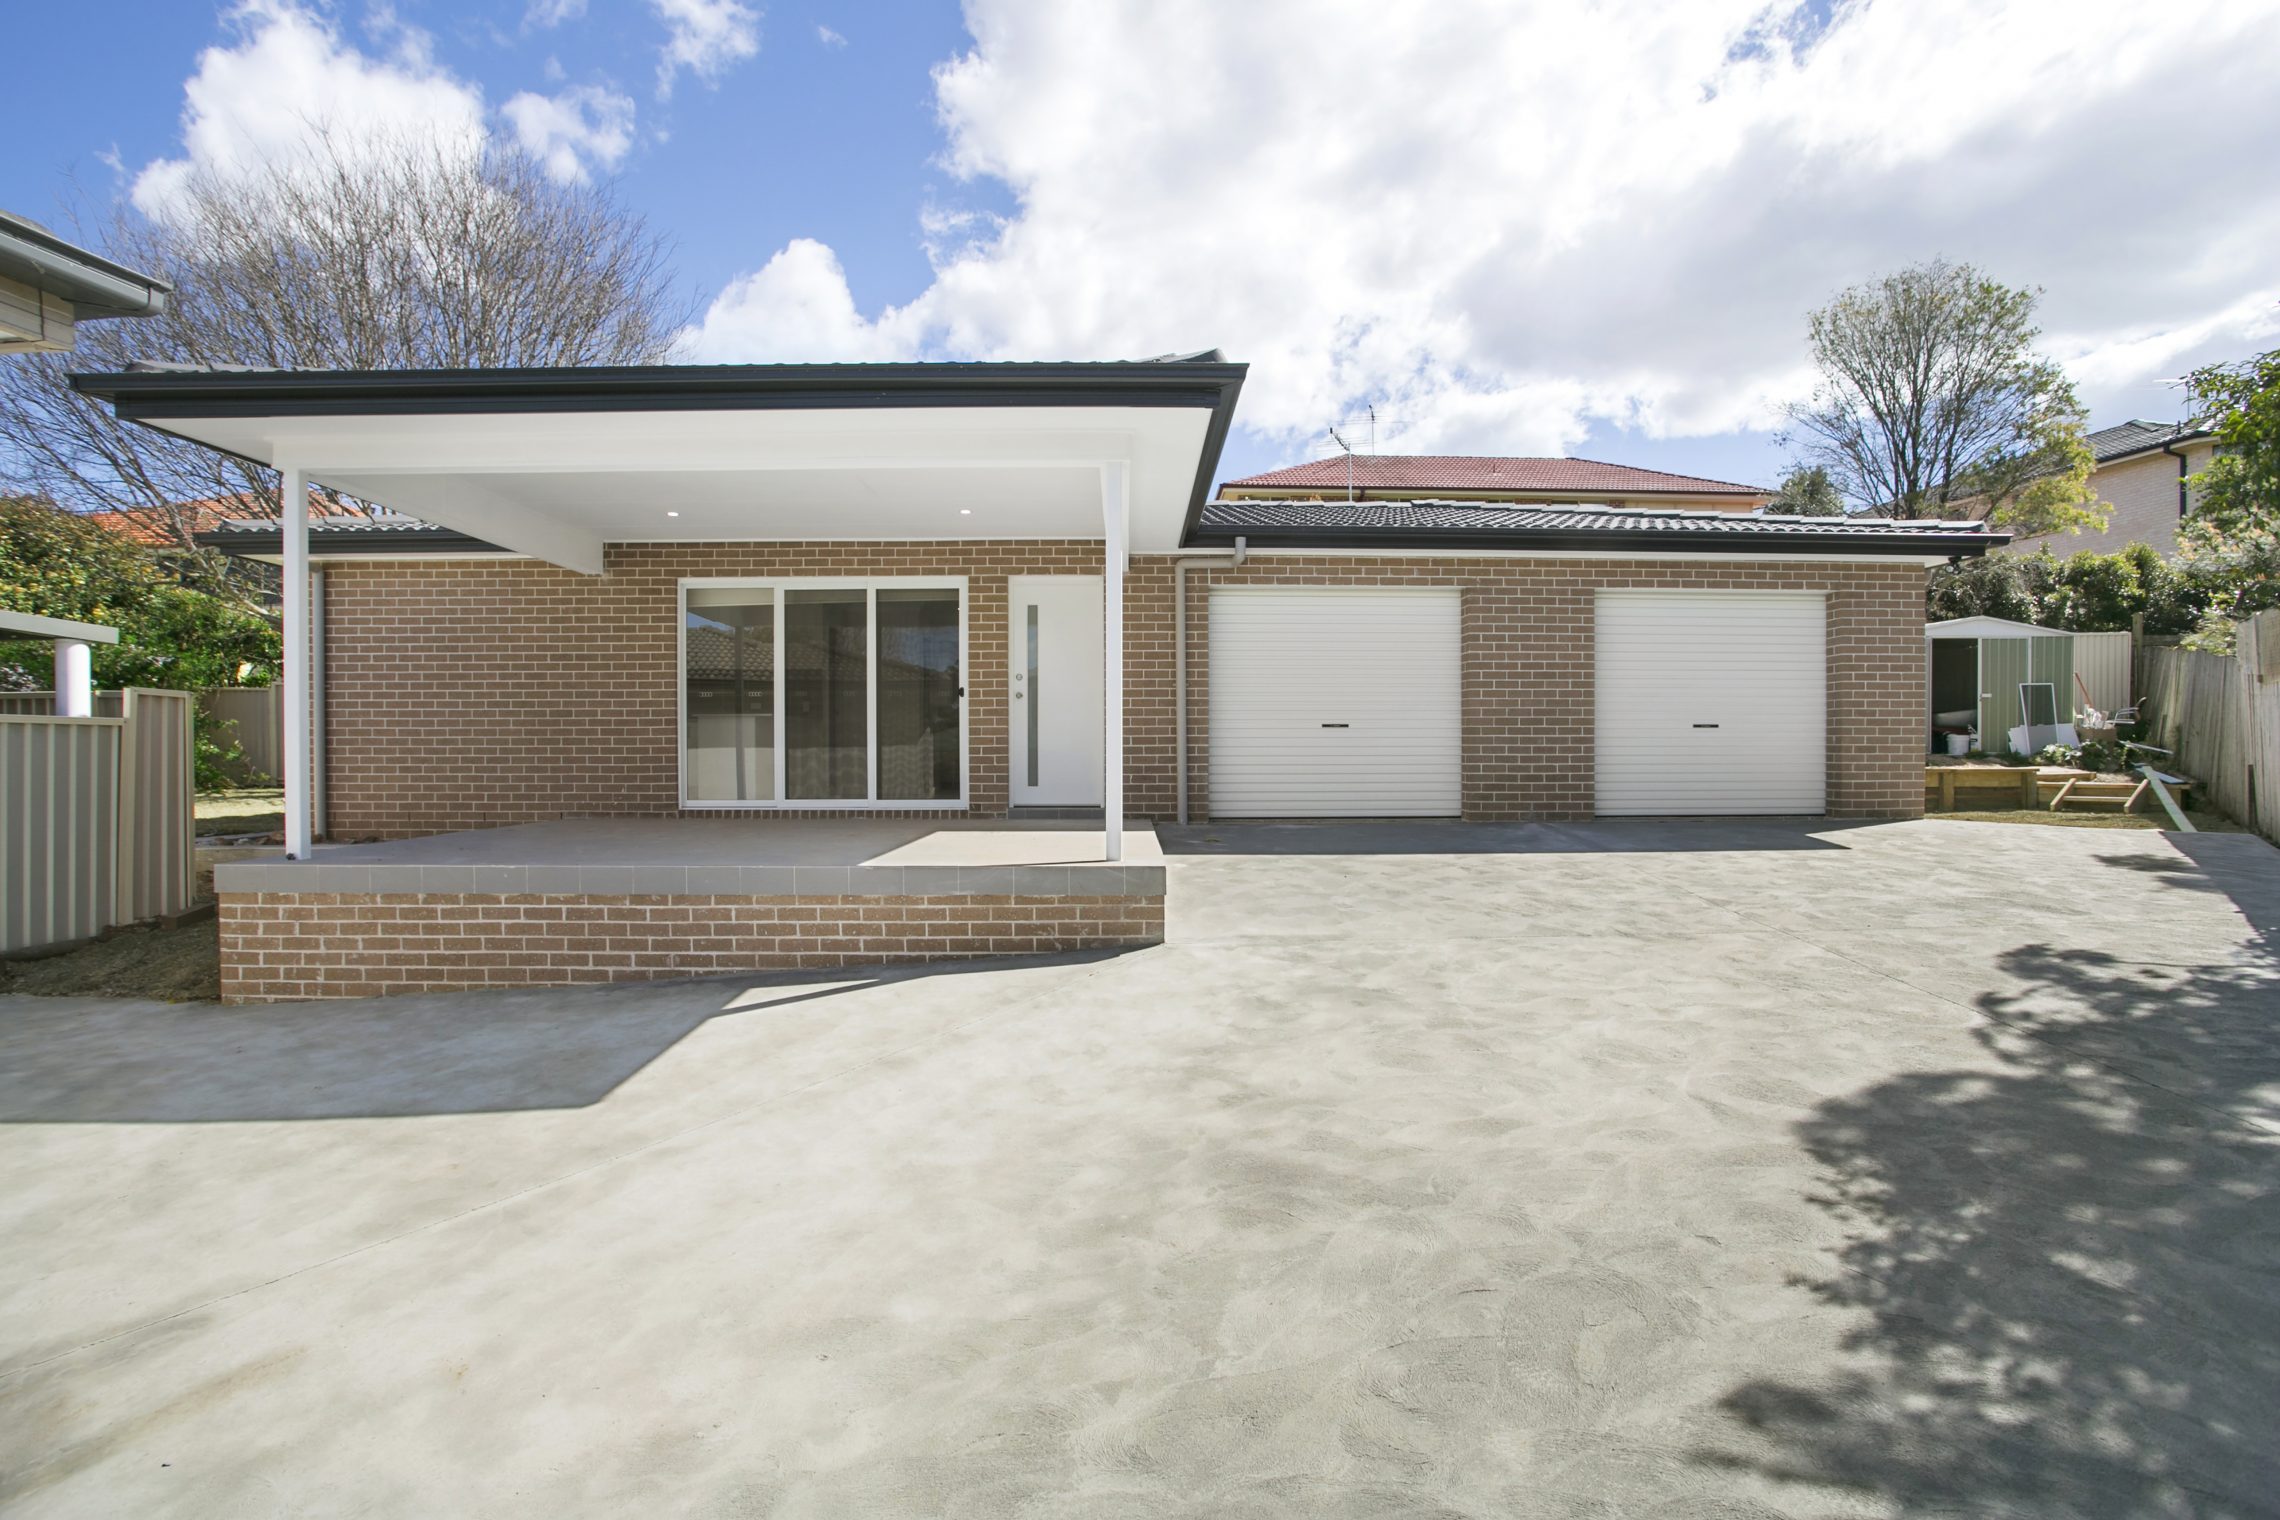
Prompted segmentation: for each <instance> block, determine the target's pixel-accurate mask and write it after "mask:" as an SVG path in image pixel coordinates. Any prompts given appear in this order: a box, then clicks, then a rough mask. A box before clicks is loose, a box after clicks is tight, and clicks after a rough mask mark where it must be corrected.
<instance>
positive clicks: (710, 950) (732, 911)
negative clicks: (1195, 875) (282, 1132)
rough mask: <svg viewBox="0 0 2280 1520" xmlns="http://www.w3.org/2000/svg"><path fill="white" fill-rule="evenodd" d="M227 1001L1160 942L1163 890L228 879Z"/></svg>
mask: <svg viewBox="0 0 2280 1520" xmlns="http://www.w3.org/2000/svg"><path fill="white" fill-rule="evenodd" d="M220 917H221V952H222V954H221V961H222V1001H224V1002H226V1003H270V1002H280V1001H286V1000H292V999H300V998H335V997H369V996H376V995H382V994H390V993H406V992H450V991H458V990H464V989H468V988H481V987H551V986H566V985H571V984H575V983H582V982H630V981H649V980H655V979H658V978H665V977H685V976H717V975H721V974H724V973H729V972H737V971H777V970H793V969H805V968H816V967H832V966H848V965H866V964H874V963H878V962H883V961H922V960H923V961H933V960H956V959H968V958H973V957H977V956H991V955H1041V954H1048V953H1052V952H1057V951H1064V950H1093V949H1112V948H1115V949H1121V948H1128V947H1133V946H1139V945H1153V944H1160V943H1161V942H1162V941H1163V938H1164V899H1163V898H1162V897H1160V896H1157V897H1057V898H1037V897H1030V898H1013V897H992V896H954V897H800V898H792V897H730V896H709V895H701V896H700V895H692V896H686V897H595V896H546V897H536V896H527V897H501V896H487V895H483V894H478V893H386V894H378V895H375V894H369V893H346V892H341V893H334V892H305V893H292V894H281V893H226V894H224V895H223V896H222V898H221V903H220Z"/></svg>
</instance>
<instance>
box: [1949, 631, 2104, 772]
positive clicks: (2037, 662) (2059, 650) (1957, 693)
mask: <svg viewBox="0 0 2280 1520" xmlns="http://www.w3.org/2000/svg"><path fill="white" fill-rule="evenodd" d="M1924 639H1925V653H1924V659H1925V666H1926V675H1927V678H1928V679H1927V680H1926V683H1925V684H1926V686H1927V687H1928V688H1929V691H1930V696H1931V701H1930V718H1931V722H1930V724H1929V728H1928V732H1927V735H1926V737H1927V739H1928V741H1929V742H1928V745H1927V747H1928V749H1929V750H1930V752H1931V753H1933V754H1943V753H1948V752H1951V751H1954V752H1958V753H1960V750H1957V749H1956V746H1955V745H1954V744H1953V743H1952V742H1951V739H1952V736H1954V735H1958V734H1965V735H1969V739H1968V740H1967V742H1966V743H1965V744H1964V745H1963V746H1962V747H1963V748H1964V749H1978V750H1982V751H1985V752H1986V753H1988V754H1991V755H2000V754H2007V753H2012V752H2017V753H2020V754H2026V755H2032V754H2034V753H2035V752H2036V751H2038V750H2040V749H2041V748H2042V747H2043V746H2044V745H2047V744H2051V743H2055V742H2057V737H2056V735H2054V734H2049V733H2047V732H2046V731H2047V730H2050V729H2055V728H2056V727H2058V726H2059V725H2062V724H2069V723H2070V722H2071V720H2072V717H2073V714H2074V711H2075V709H2076V707H2078V706H2079V705H2080V703H2079V702H2078V701H2077V700H2076V693H2075V684H2074V635H2073V634H2071V633H2068V632H2067V631H2066V630H2065V629H2063V628H2037V627H2035V626H2034V625H2033V624H2031V623H2013V622H2009V621H2006V620H2005V619H2003V618H1994V617H1967V618H1952V619H1950V620H1948V621H1947V622H1944V623H1927V624H1926V625H1925V626H1924ZM2046 687H2047V688H2048V695H2047V697H2046V696H2045V693H2044V691H2043V688H2046ZM2030 709H2031V711H2030ZM2030 727H2031V729H2032V730H2033V731H2032V732H2030V733H2028V734H2026V735H2024V736H2023V737H2024V740H2025V742H2024V743H2023V744H2022V743H2020V742H2018V740H2017V738H2016V737H2015V733H2016V731H2017V730H2019V729H2024V728H2030Z"/></svg>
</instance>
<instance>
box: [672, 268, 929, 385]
mask: <svg viewBox="0 0 2280 1520" xmlns="http://www.w3.org/2000/svg"><path fill="white" fill-rule="evenodd" d="M916 339H917V335H916V333H915V331H913V330H912V328H911V324H910V323H909V322H908V321H907V320H906V319H905V318H904V317H903V316H902V314H901V313H899V312H893V311H890V312H888V313H886V314H885V315H884V316H882V317H880V318H879V319H878V320H877V321H865V320H864V319H863V317H862V316H861V315H860V314H858V313H857V311H856V310H855V298H854V297H853V296H852V295H851V294H849V292H848V289H847V273H846V271H845V270H843V269H841V268H840V266H839V259H838V256H837V255H835V254H834V253H833V252H832V251H831V250H830V249H829V248H826V247H825V246H824V245H823V244H821V243H818V242H816V241H815V240H814V239H812V238H795V239H793V241H792V242H791V243H790V244H789V245H787V246H786V247H785V249H784V250H783V252H781V253H779V254H777V255H776V256H775V257H774V258H772V259H770V260H769V261H768V262H767V264H766V265H765V266H763V267H762V268H761V269H760V270H759V271H758V272H757V273H755V274H747V275H739V276H738V277H737V278H736V279H735V280H733V281H731V282H730V283H729V286H728V288H727V289H725V290H723V291H722V292H721V293H720V294H719V296H717V297H715V298H714V300H713V303H712V306H711V307H710V309H708V310H707V311H706V312H705V315H704V320H703V321H702V322H701V323H699V324H698V326H697V327H696V328H695V329H693V330H692V331H691V332H689V333H688V334H687V335H685V337H684V339H683V343H682V348H683V353H684V356H685V357H686V358H688V359H689V360H691V361H692V362H695V363H726V362H731V361H741V362H749V363H767V362H772V361H782V362H793V361H799V362H812V363H832V362H841V363H849V362H854V361H858V360H875V359H909V358H915V357H917V354H918V345H917V341H916Z"/></svg>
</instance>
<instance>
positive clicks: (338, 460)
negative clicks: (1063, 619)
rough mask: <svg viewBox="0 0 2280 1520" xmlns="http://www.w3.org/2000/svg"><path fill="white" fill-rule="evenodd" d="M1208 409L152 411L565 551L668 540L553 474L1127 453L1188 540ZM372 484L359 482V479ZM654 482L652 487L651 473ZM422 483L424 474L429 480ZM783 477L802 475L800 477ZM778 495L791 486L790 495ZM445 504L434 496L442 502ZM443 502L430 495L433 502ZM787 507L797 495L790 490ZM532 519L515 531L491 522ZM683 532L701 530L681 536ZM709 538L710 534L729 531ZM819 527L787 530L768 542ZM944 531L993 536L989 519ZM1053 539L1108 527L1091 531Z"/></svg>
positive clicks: (670, 476)
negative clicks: (567, 544)
mask: <svg viewBox="0 0 2280 1520" xmlns="http://www.w3.org/2000/svg"><path fill="white" fill-rule="evenodd" d="M1211 415H1212V414H1211V413H1210V412H1209V411H1207V410H1204V409H1202V408H1198V407H1083V406H1071V407H1012V408H1005V407H919V408H907V409H864V408H855V409H847V410H830V409H825V410H807V411H803V410H786V411H742V410H723V411H702V410H693V411H658V412H569V413H481V414H465V413H459V414H442V415H436V414H417V415H404V414H368V415H362V416H349V417H342V416H311V417H295V416H276V415H269V416H260V417H244V418H184V419H168V418H163V417H154V418H151V419H149V420H150V421H151V423H152V425H153V426H156V427H159V428H162V429H165V430H167V431H170V432H175V433H178V434H180V435H181V436H184V437H189V438H194V439H198V440H200V441H202V442H205V443H208V444H209V445H211V446H213V447H216V448H222V449H226V450H228V451H230V452H232V453H236V454H239V455H241V456H243V457H245V458H249V459H254V460H258V461H261V462H265V463H274V462H275V461H276V460H278V459H280V458H291V459H296V460H305V461H307V462H308V466H309V469H310V472H311V474H312V475H314V476H315V477H317V478H318V479H320V480H324V481H326V482H327V483H329V484H334V485H338V486H339V487H340V488H341V489H344V490H351V491H355V492H356V493H357V494H359V495H362V496H364V497H366V499H369V500H373V501H378V502H382V503H384V504H386V505H388V506H391V507H396V508H398V509H399V510H402V511H404V512H405V513H407V514H409V515H411V516H415V517H419V518H422V519H424V520H427V521H430V522H436V523H440V524H443V525H445V526H448V527H453V528H457V529H459V530H461V531H463V532H469V533H476V534H479V535H480V536H482V537H484V538H486V539H488V540H490V541H491V542H494V543H500V544H504V545H507V546H509V547H513V548H516V549H524V550H527V551H528V552H531V553H534V554H537V555H539V556H540V557H542V558H547V559H555V560H557V561H558V562H561V563H568V562H569V560H568V559H565V558H563V557H562V554H563V553H569V554H571V555H572V556H573V557H575V556H576V549H575V548H573V549H571V550H564V551H562V552H561V553H557V552H549V551H548V550H546V549H544V548H541V547H539V544H540V543H541V542H542V540H543V536H542V535H539V534H538V533H537V531H536V530H537V529H538V527H539V526H540V525H541V524H542V523H546V522H553V523H557V524H560V525H562V526H564V527H567V528H569V529H571V530H572V531H573V532H574V533H579V534H583V535H584V537H585V538H586V539H590V540H592V541H593V542H597V543H598V542H603V541H608V542H645V541H649V540H651V539H653V538H656V537H658V535H657V534H656V533H655V532H654V531H653V530H652V529H651V528H650V527H649V526H648V525H647V524H646V523H644V522H643V521H642V519H641V515H640V513H639V512H638V511H636V512H633V513H630V514H628V515H627V517H626V519H625V520H624V521H623V522H620V521H619V520H617V516H616V514H615V513H605V514H602V515H595V514H592V513H590V512H578V511H571V510H563V511H554V510H550V509H549V506H548V504H547V502H546V501H545V500H544V499H543V495H542V494H540V493H542V491H543V483H542V482H540V481H538V480H537V479H536V477H544V476H556V477H560V476H565V475H570V476H576V475H592V476H605V475H606V476H609V477H611V478H612V480H613V482H614V483H617V484H621V485H622V487H623V491H624V495H625V497H626V499H627V500H629V501H642V500H647V499H656V498H659V497H662V496H669V495H670V494H671V493H672V491H673V489H674V481H675V480H676V479H686V478H687V477H689V476H690V475H692V474H702V473H707V472H709V473H713V474H716V475H718V474H729V475H737V476H746V477H749V478H750V479H751V482H752V485H753V489H754V490H755V492H757V493H760V495H762V496H763V497H764V496H765V495H766V493H767V492H768V491H769V481H770V478H771V477H773V476H778V475H794V474H797V473H798V472H802V471H806V472H817V471H826V472H848V473H850V474H859V473H871V474H876V475H877V476H878V477H879V478H880V479H881V480H882V481H885V482H888V483H889V484H888V485H887V486H886V487H885V489H886V490H888V491H891V492H892V493H893V494H895V495H896V496H899V497H901V498H902V499H904V500H906V501H907V500H910V499H912V498H914V497H917V496H920V495H923V493H924V489H925V487H924V481H925V477H926V475H927V473H928V472H929V471H939V472H945V473H948V472H967V473H968V474H969V478H970V477H971V476H973V475H986V474H988V473H990V472H1009V473H1018V472H1025V471H1036V470H1058V471H1068V470H1071V469H1072V468H1081V469H1083V470H1084V471H1085V472H1086V473H1087V476H1088V487H1089V478H1090V475H1091V472H1092V471H1093V470H1095V469H1097V468H1098V467H1100V466H1102V465H1106V464H1109V463H1115V462H1122V463H1124V464H1126V465H1127V467H1128V468H1129V471H1130V480H1131V492H1132V511H1133V518H1132V527H1133V534H1134V539H1135V542H1136V544H1137V545H1139V546H1140V547H1143V548H1147V549H1164V548H1170V547H1173V546H1174V545H1176V543H1177V542H1178V539H1179V535H1180V533H1181V531H1182V529H1183V527H1184V526H1185V523H1186V518H1187V511H1188V506H1189V502H1190V500H1191V498H1192V495H1193V491H1194V485H1195V471H1196V462H1197V458H1198V454H1199V451H1200V450H1201V449H1202V447H1203V445H1204V441H1205V439H1206V437H1207V434H1208V430H1209V426H1210V421H1211ZM514 476H522V477H526V479H524V480H522V481H513V480H509V479H504V478H502V479H500V481H499V489H498V491H497V492H496V493H494V494H495V499H494V500H493V501H491V502H490V503H489V506H488V507H487V508H486V507H485V506H484V503H483V498H482V497H481V496H480V495H479V494H477V493H476V492H474V491H467V492H464V493H462V496H463V499H464V501H465V502H466V503H468V504H470V505H471V506H473V507H474V508H476V509H477V510H476V512H475V516H477V517H479V518H481V519H482V522H483V525H482V526H476V525H474V523H473V521H471V520H461V518H462V517H466V516H467V514H466V513H462V514H459V515H458V516H455V515H454V514H453V512H452V510H451V505H450V501H449V500H448V499H447V498H444V497H440V496H439V495H438V494H437V492H438V490H439V489H440V486H441V483H443V482H446V481H452V482H460V483H464V484H465V485H468V486H475V487H479V486H480V485H481V483H482V482H483V480H484V478H485V477H514ZM353 481H361V482H362V489H359V488H358V486H356V485H354V484H352V483H351V482H353ZM645 481H646V482H647V484H644V482H645ZM422 482H427V483H428V484H427V485H426V486H424V487H423V485H422ZM785 489H786V490H791V489H792V487H791V486H789V485H787V486H786V487H785ZM779 494H781V493H779ZM439 499H441V500H445V503H446V504H445V505H444V506H441V507H438V506H434V505H432V503H433V502H435V501H437V500H439ZM423 502H425V503H430V505H426V506H423V505H422V503H423ZM774 505H775V506H776V507H777V508H779V509H784V510H790V509H793V508H796V506H797V503H796V502H793V501H779V502H777V503H775V504H774ZM509 506H519V507H520V509H521V511H522V512H523V514H525V516H524V518H523V519H522V528H521V530H520V531H521V532H522V534H523V536H522V537H521V538H520V539H518V538H515V537H511V536H509V535H510V532H511V531H514V530H509V529H506V528H501V527H497V526H495V525H493V524H494V523H495V522H504V521H506V520H508V519H509V518H510V517H511V516H512V515H513V514H511V513H508V512H506V511H504V510H502V509H503V508H505V507H509ZM1070 512H1071V516H1072V518H1074V517H1076V516H1077V515H1078V514H1080V513H1081V514H1082V515H1083V516H1084V517H1085V518H1087V519H1088V520H1089V519H1096V518H1097V515H1098V502H1097V497H1095V496H1094V494H1093V493H1092V492H1091V491H1090V489H1089V488H1088V490H1087V491H1086V492H1085V499H1083V500H1079V499H1078V497H1077V495H1076V494H1075V493H1074V492H1072V494H1071V499H1070ZM835 526H836V527H838V528H840V529H841V532H839V533H837V534H825V535H823V536H834V537H845V538H850V539H853V538H887V537H890V536H908V535H906V534H905V535H889V534H887V533H883V532H878V531H875V530H874V531H869V532H866V531H865V529H864V525H863V524H862V523H861V521H860V513H855V514H846V513H840V514H833V515H831V516H828V517H825V516H819V517H818V518H817V520H816V523H815V527H817V528H829V527H835ZM680 536H682V537H684V538H688V537H694V536H695V535H692V534H683V535H680ZM729 536H731V535H727V534H707V535H704V537H705V540H706V541H714V540H717V539H720V538H725V537H729ZM814 536H818V535H817V534H816V533H815V532H813V531H799V530H797V529H795V528H793V527H791V526H789V525H787V526H785V527H783V528H782V529H781V530H779V531H775V532H771V533H768V534H765V535H756V536H755V539H756V541H767V540H790V539H802V538H808V537H814ZM941 536H943V537H976V538H979V537H997V536H1003V535H1002V534H1000V533H992V532H987V531H982V530H977V531H975V532H972V533H957V532H950V533H944V534H943V535H941ZM1055 536H1071V537H1073V536H1085V537H1094V538H1097V537H1099V536H1100V535H1099V530H1098V529H1097V528H1096V529H1094V530H1093V531H1092V532H1090V533H1087V534H1082V535H1078V534H1057V535H1055Z"/></svg>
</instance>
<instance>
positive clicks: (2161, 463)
mask: <svg viewBox="0 0 2280 1520" xmlns="http://www.w3.org/2000/svg"><path fill="white" fill-rule="evenodd" d="M2089 443H2090V452H2091V455H2092V457H2093V458H2095V459H2096V461H2097V463H2096V465H2095V466H2094V467H2093V468H2092V470H2091V472H2090V489H2091V490H2092V491H2094V492H2095V493H2097V497H2098V500H2099V501H2100V502H2101V503H2102V504H2103V506H2104V509H2105V512H2106V529H2105V531H2104V532H2102V533H2091V532H2088V531H2085V532H2081V533H2046V534H2043V535H2041V536H2039V537H2036V538H2022V539H2020V540H2018V541H2017V542H2016V543H2014V544H2012V545H2011V546H2010V547H2011V549H2012V550H2013V551H2014V552H2017V553H2021V554H2032V553H2034V552H2035V551H2036V550H2037V549H2048V550H2050V552H2051V553H2053V554H2056V555H2058V556H2060V557H2061V558H2063V557H2065V556H2066V555H2069V554H2078V553H2081V552H2082V551H2084V550H2089V551H2091V552H2093V553H2097V554H2111V553H2113V552H2114V551H2115V550H2117V549H2126V548H2128V547H2129V546H2130V545H2131V544H2150V545H2152V546H2153V548H2154V549H2155V551H2157V552H2158V553H2160V554H2162V555H2165V556H2166V555H2171V554H2175V553H2176V552H2177V527H2178V524H2180V523H2182V522H2183V521H2184V520H2185V518H2186V516H2187V514H2188V513H2190V512H2191V511H2192V501H2191V488H2190V487H2189V486H2188V485H2187V484H2186V480H2187V478H2188V477H2189V476H2192V475H2195V474H2198V473H2199V472H2201V471H2202V470H2205V469H2207V468H2208V467H2209V461H2210V460H2211V459H2214V458H2215V457H2216V453H2217V440H2216V435H2215V434H2213V433H2211V432H2209V431H2208V430H2207V429H2205V428H2194V427H2188V426H2187V425H2185V424H2184V423H2181V422H2142V421H2130V422H2122V423H2116V424H2115V425H2114V426H2112V427H2108V428H2100V429H2098V431H2096V432H2095V433H2092V434H2091V435H2090V437H2089Z"/></svg>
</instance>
